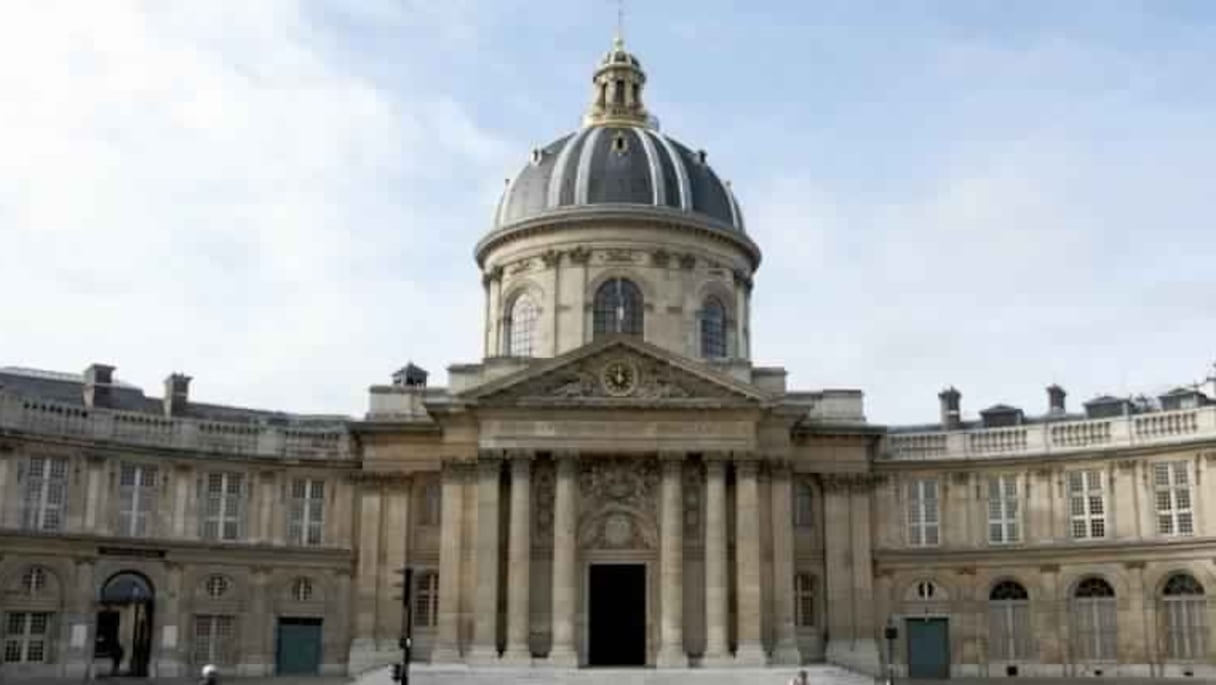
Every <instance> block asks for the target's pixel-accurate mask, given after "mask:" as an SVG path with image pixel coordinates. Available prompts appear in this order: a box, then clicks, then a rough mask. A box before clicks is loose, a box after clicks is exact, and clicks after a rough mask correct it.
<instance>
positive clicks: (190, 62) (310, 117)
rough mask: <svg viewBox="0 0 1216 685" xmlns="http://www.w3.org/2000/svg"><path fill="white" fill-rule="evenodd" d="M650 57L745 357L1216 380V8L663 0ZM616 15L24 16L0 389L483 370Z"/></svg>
mask: <svg viewBox="0 0 1216 685" xmlns="http://www.w3.org/2000/svg"><path fill="white" fill-rule="evenodd" d="M627 7H628V9H627V13H626V19H625V30H624V32H625V37H626V41H627V43H628V46H629V48H630V49H631V50H632V51H633V52H635V53H636V54H637V55H638V56H639V57H640V58H641V60H642V63H643V65H644V67H645V68H646V70H647V73H648V76H649V80H648V85H647V93H646V95H647V103H648V107H649V109H650V110H651V112H652V113H654V114H655V115H656V116H657V117H658V118H659V119H660V120H661V122H662V126H663V129H664V131H665V132H667V133H668V134H670V135H672V136H674V137H676V138H677V139H679V140H681V141H683V142H685V143H686V144H688V145H689V146H690V147H693V148H694V149H697V148H703V149H705V150H706V151H707V152H708V154H709V161H710V163H711V165H713V166H714V168H715V169H716V170H717V171H718V173H719V174H720V175H722V176H723V177H725V178H728V179H730V180H731V181H732V184H733V188H734V190H735V192H736V194H737V195H738V197H739V200H740V202H741V204H742V208H743V212H744V214H745V216H746V219H747V225H748V230H749V232H750V234H751V236H752V238H753V239H754V240H755V241H756V242H757V243H759V245H760V247H761V249H762V250H763V251H764V261H763V263H762V265H761V267H760V269H759V271H758V273H757V275H756V279H755V283H756V285H755V291H754V294H753V304H754V309H755V312H754V318H753V321H752V340H753V359H754V361H755V362H756V363H757V364H761V365H780V366H784V367H786V368H787V369H788V371H789V374H790V375H789V385H790V386H791V388H794V389H799V390H811V389H815V388H824V387H828V388H860V389H862V390H864V391H865V393H866V413H867V416H868V418H869V419H870V420H871V421H874V422H877V423H886V424H899V423H920V422H931V421H933V420H935V419H936V418H937V412H938V410H937V399H936V394H937V393H938V392H939V391H940V390H941V389H942V388H943V387H945V386H947V385H953V386H955V387H957V388H958V389H959V390H960V391H961V392H962V394H963V410H964V414H965V415H969V416H973V415H975V413H976V412H978V411H979V410H980V409H982V408H984V407H987V406H990V405H993V404H996V403H998V402H1003V403H1009V404H1014V405H1018V406H1022V407H1024V408H1025V409H1026V410H1027V412H1028V413H1031V414H1037V413H1041V412H1042V411H1044V409H1045V406H1046V393H1045V392H1044V388H1045V387H1046V386H1047V385H1049V384H1051V383H1058V384H1060V385H1061V386H1063V387H1064V388H1065V389H1066V390H1068V391H1069V405H1070V408H1073V409H1078V410H1079V409H1080V404H1081V402H1083V401H1085V400H1087V399H1089V398H1091V397H1093V396H1095V395H1097V394H1100V393H1112V394H1120V395H1126V394H1133V393H1141V392H1145V393H1155V392H1160V391H1163V390H1165V389H1168V388H1170V387H1173V386H1176V385H1180V384H1186V383H1192V382H1196V381H1199V380H1201V379H1202V378H1203V377H1204V376H1205V375H1208V374H1210V373H1211V371H1212V366H1211V365H1212V362H1213V361H1216V296H1214V293H1216V268H1214V267H1216V231H1214V227H1213V211H1212V206H1213V205H1212V202H1213V196H1214V193H1216V171H1214V169H1216V165H1214V163H1213V160H1216V80H1214V79H1212V78H1211V65H1212V64H1214V63H1216V3H1211V2H1207V1H1206V0H1192V1H1186V2H1184V1H1182V0H1157V1H1150V0H1145V1H1143V2H1134V1H1131V0H1093V1H1090V0H1070V2H1057V1H1055V0H1041V1H1039V0H1025V1H1022V2H1016V3H1013V2H1007V1H988V0H974V1H971V2H940V1H938V2H915V1H912V0H882V1H881V2H878V1H877V0H875V1H874V2H862V1H858V0H817V1H815V2H792V1H791V2H784V1H778V0H769V1H766V2H752V3H740V2H733V1H728V0H680V1H675V0H667V1H665V2H647V3H643V2H636V1H635V2H631V3H628V5H627ZM615 23H616V5H615V3H614V2H611V1H610V0H492V1H490V0H486V1H484V2H475V1H474V0H444V1H443V2H430V1H424V0H332V1H331V0H258V1H257V2H249V1H248V0H209V1H208V2H205V3H203V2H196V1H194V0H158V1H155V2H152V1H149V2H134V1H131V0H107V2H104V3H102V2H88V1H86V0H78V1H75V2H63V1H59V0H38V1H37V2H33V1H31V2H14V3H10V4H7V5H6V6H5V20H4V21H3V22H0V279H3V284H4V287H3V289H0V304H2V306H0V365H15V366H25V367H34V368H42V369H54V370H61V371H79V370H83V369H84V367H85V366H87V365H88V364H89V363H91V362H103V363H110V364H113V365H115V366H116V367H118V370H117V372H116V375H117V376H118V377H119V378H121V379H122V380H124V381H127V382H132V383H135V384H138V385H141V386H143V387H145V389H147V390H148V391H149V393H150V394H155V395H159V394H160V388H161V381H162V379H163V378H164V377H165V376H166V375H168V374H169V373H170V372H174V371H177V372H184V373H187V374H190V375H191V376H193V377H194V383H193V385H192V388H191V394H192V397H193V398H196V399H198V400H201V401H209V402H221V403H226V404H239V405H247V406H255V407H267V408H275V409H282V410H288V411H297V412H309V413H342V414H349V415H352V416H358V415H361V414H362V413H363V412H364V411H365V410H366V392H367V388H368V386H369V385H371V384H376V383H383V382H387V381H388V379H389V376H390V374H391V373H392V372H393V371H394V370H395V369H397V368H399V367H401V366H403V365H404V364H405V363H406V362H407V361H409V360H412V361H414V362H415V363H417V364H419V365H421V366H423V367H425V368H427V369H429V370H431V372H432V384H433V385H439V384H443V383H445V382H446V375H447V374H446V367H447V365H448V364H451V363H462V362H472V361H477V360H478V359H479V358H480V357H481V353H482V350H481V347H480V343H481V336H480V330H481V316H482V306H483V301H482V291H481V278H480V274H479V273H478V271H477V268H476V266H475V264H474V261H473V258H472V248H473V245H474V243H475V242H476V241H477V239H478V238H479V237H480V236H481V235H483V234H484V233H485V232H486V231H487V230H488V229H489V227H490V218H491V214H492V211H493V209H494V205H495V202H496V200H497V196H498V194H499V193H500V192H501V190H502V187H503V182H504V179H505V178H507V177H509V176H511V175H513V174H514V173H515V172H516V171H518V170H519V169H520V168H522V167H523V165H524V164H526V162H527V158H528V153H529V151H530V150H531V149H532V148H534V147H537V146H539V145H543V144H545V143H548V142H549V141H551V140H553V139H555V138H557V137H559V136H560V135H563V134H565V133H568V132H569V131H571V130H573V129H575V128H576V127H577V126H578V122H579V118H580V116H581V114H582V112H583V109H584V106H585V104H586V103H587V101H588V98H589V95H590V77H591V72H592V68H593V66H594V64H595V62H596V60H597V59H598V58H599V56H600V55H601V54H602V53H603V52H604V51H605V50H606V49H607V48H608V47H609V45H610V43H611V38H612V34H613V30H614V25H615Z"/></svg>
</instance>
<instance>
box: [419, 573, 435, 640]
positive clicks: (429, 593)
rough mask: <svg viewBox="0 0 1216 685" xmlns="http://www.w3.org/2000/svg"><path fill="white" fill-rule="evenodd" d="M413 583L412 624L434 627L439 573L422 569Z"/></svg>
mask: <svg viewBox="0 0 1216 685" xmlns="http://www.w3.org/2000/svg"><path fill="white" fill-rule="evenodd" d="M415 584H416V587H415V591H414V626H415V627H418V628H434V627H435V626H436V625H437V624H438V623H439V574H438V573H435V572H434V571H422V572H421V573H419V574H418V579H417V580H416V581H415Z"/></svg>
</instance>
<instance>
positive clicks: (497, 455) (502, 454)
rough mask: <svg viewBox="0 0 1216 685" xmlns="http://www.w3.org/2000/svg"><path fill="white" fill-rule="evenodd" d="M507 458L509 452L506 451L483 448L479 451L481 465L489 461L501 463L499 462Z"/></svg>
mask: <svg viewBox="0 0 1216 685" xmlns="http://www.w3.org/2000/svg"><path fill="white" fill-rule="evenodd" d="M506 456H507V451H506V450H504V449H495V448H486V447H482V448H479V449H478V450H477V462H478V463H479V464H480V463H484V462H487V461H489V462H499V461H502V460H503V459H505V458H506Z"/></svg>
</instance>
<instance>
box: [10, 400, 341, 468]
mask: <svg viewBox="0 0 1216 685" xmlns="http://www.w3.org/2000/svg"><path fill="white" fill-rule="evenodd" d="M0 429H3V430H16V431H22V432H27V433H34V434H39V435H47V436H65V437H71V438H80V439H89V440H103V441H110V442H116V443H123V444H135V445H146V446H150V447H166V448H171V449H183V450H198V451H202V452H219V453H224V454H232V455H246V456H251V457H281V458H289V459H345V458H347V457H350V456H351V443H350V434H349V431H348V430H347V429H346V426H345V425H344V423H343V422H342V421H341V419H333V420H323V421H318V422H317V423H316V424H310V423H287V424H286V425H279V424H277V423H269V422H259V423H236V422H227V421H208V420H202V419H193V418H184V417H165V416H155V415H150V414H141V413H138V412H126V411H118V410H114V409H101V408H94V409H87V408H84V407H80V406H74V405H70V404H65V403H60V402H54V401H48V400H42V399H36V398H30V397H23V396H20V395H15V394H12V393H3V392H0Z"/></svg>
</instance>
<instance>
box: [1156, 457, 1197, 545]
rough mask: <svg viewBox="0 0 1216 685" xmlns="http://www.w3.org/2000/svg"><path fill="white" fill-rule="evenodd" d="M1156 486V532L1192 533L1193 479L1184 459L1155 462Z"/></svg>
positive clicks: (1193, 529) (1167, 533)
mask: <svg viewBox="0 0 1216 685" xmlns="http://www.w3.org/2000/svg"><path fill="white" fill-rule="evenodd" d="M1153 489H1154V494H1155V496H1156V502H1157V532H1158V533H1160V534H1162V535H1193V534H1194V533H1195V521H1194V514H1193V513H1192V512H1191V482H1190V476H1189V474H1188V473H1187V468H1186V462H1185V461H1168V462H1161V463H1157V464H1153Z"/></svg>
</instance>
